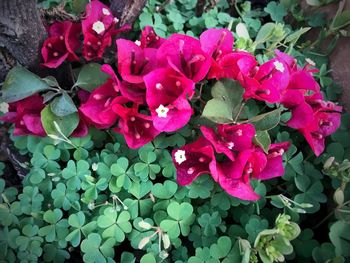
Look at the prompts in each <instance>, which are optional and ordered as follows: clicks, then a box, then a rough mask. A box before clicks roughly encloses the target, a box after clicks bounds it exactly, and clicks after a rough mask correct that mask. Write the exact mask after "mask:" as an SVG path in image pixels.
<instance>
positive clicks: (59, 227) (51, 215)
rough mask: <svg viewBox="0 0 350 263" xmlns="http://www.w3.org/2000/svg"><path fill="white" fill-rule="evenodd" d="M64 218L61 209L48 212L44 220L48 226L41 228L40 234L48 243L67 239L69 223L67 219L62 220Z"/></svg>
mask: <svg viewBox="0 0 350 263" xmlns="http://www.w3.org/2000/svg"><path fill="white" fill-rule="evenodd" d="M62 217H63V213H62V211H61V210H60V209H57V208H56V209H54V210H48V211H46V212H45V213H44V216H43V219H44V221H45V222H46V223H48V225H46V226H43V227H41V228H40V229H39V232H38V234H39V235H40V236H44V237H45V240H46V241H47V242H53V241H54V240H56V239H59V238H60V237H65V236H66V235H67V233H68V222H67V219H62ZM63 240H64V238H63ZM61 241H62V240H61Z"/></svg>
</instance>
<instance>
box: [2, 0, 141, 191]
mask: <svg viewBox="0 0 350 263" xmlns="http://www.w3.org/2000/svg"><path fill="white" fill-rule="evenodd" d="M36 2H37V1H36V0H0V83H2V82H3V81H4V80H5V77H6V74H7V72H8V71H9V70H10V69H11V68H12V67H13V66H15V65H16V64H20V65H22V66H24V67H26V68H28V69H29V70H30V71H32V72H34V73H36V74H38V75H40V76H45V75H52V76H54V77H56V79H57V80H58V82H59V83H61V84H62V85H63V86H65V85H67V86H69V85H70V84H72V83H69V82H72V80H70V79H69V76H71V72H70V70H71V68H70V66H69V65H68V64H67V63H64V64H63V65H62V66H60V67H59V68H57V69H47V68H43V67H42V66H40V62H41V52H40V50H41V44H42V42H43V41H44V39H45V38H46V37H47V33H46V29H45V26H44V25H45V24H46V23H47V21H43V20H42V18H41V16H40V12H39V9H38V8H37V3H36ZM110 2H111V5H110V8H111V10H112V13H113V15H114V16H116V17H118V18H119V19H120V25H125V24H132V23H134V22H135V20H136V19H137V17H138V16H139V15H140V13H141V12H142V9H143V7H144V6H145V4H146V0H135V1H132V0H110ZM48 22H50V21H48ZM0 128H1V129H0V161H7V162H8V163H11V164H12V167H13V168H14V169H15V170H16V172H17V179H18V177H19V178H23V177H24V176H25V175H26V174H27V172H28V170H27V169H26V168H25V165H23V164H24V163H25V162H26V161H28V157H27V158H26V157H23V156H21V155H20V154H19V153H18V151H16V149H15V148H14V147H13V145H12V143H11V140H10V139H9V137H8V133H7V132H6V129H5V127H0ZM9 176H10V177H11V175H9ZM6 181H7V183H8V184H9V185H14V184H16V182H17V181H18V180H17V181H16V180H14V182H10V181H9V180H6ZM12 181H13V180H12Z"/></svg>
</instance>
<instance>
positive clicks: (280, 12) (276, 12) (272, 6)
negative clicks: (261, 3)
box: [264, 1, 287, 22]
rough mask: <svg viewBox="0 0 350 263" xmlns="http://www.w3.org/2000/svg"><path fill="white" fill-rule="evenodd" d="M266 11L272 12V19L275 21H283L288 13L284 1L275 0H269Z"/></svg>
mask: <svg viewBox="0 0 350 263" xmlns="http://www.w3.org/2000/svg"><path fill="white" fill-rule="evenodd" d="M264 11H265V12H266V13H268V14H270V16H271V19H272V20H273V21H275V22H283V17H285V16H286V15H287V11H286V10H285V8H284V6H283V4H282V3H279V4H277V3H276V2H275V1H272V2H269V3H268V5H267V6H266V7H265V8H264Z"/></svg>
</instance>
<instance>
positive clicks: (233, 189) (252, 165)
mask: <svg viewBox="0 0 350 263" xmlns="http://www.w3.org/2000/svg"><path fill="white" fill-rule="evenodd" d="M266 162H267V159H266V157H265V155H264V154H263V153H262V152H260V151H254V149H249V150H244V151H242V152H240V153H239V154H238V156H237V158H236V160H235V161H234V162H231V161H227V162H225V163H223V164H222V171H223V173H222V176H220V177H219V180H218V182H219V184H220V186H221V187H222V188H223V189H224V190H225V191H226V192H227V193H228V194H230V195H232V196H234V197H237V198H240V199H242V200H249V201H255V200H258V199H259V198H260V197H259V195H258V194H256V193H255V192H254V190H253V188H252V186H251V185H250V179H251V177H252V176H256V175H258V174H259V173H261V171H263V169H264V168H265V166H266Z"/></svg>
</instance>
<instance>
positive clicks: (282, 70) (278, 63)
mask: <svg viewBox="0 0 350 263" xmlns="http://www.w3.org/2000/svg"><path fill="white" fill-rule="evenodd" d="M273 64H274V65H275V68H276V70H278V71H280V72H282V73H283V72H284V66H283V64H282V63H281V62H279V61H275V62H273Z"/></svg>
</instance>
